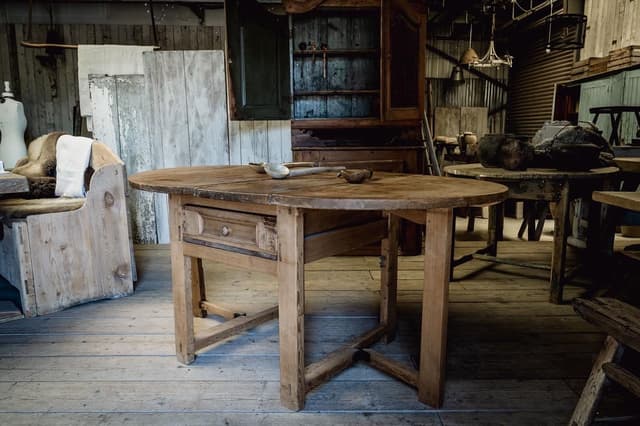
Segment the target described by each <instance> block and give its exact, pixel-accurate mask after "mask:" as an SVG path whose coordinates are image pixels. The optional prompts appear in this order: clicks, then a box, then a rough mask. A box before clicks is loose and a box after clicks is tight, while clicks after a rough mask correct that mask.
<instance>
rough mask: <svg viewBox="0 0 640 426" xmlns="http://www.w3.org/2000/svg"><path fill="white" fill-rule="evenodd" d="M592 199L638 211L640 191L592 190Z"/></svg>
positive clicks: (639, 207)
mask: <svg viewBox="0 0 640 426" xmlns="http://www.w3.org/2000/svg"><path fill="white" fill-rule="evenodd" d="M593 199H594V201H598V202H600V203H605V204H609V205H611V206H616V207H620V208H623V209H628V210H633V211H636V212H640V192H621V191H594V192H593Z"/></svg>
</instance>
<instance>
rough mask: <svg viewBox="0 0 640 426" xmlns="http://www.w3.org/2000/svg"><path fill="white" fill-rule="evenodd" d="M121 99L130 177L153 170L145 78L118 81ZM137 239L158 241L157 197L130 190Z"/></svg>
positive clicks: (120, 115) (120, 122)
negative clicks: (154, 199) (155, 202)
mask: <svg viewBox="0 0 640 426" xmlns="http://www.w3.org/2000/svg"><path fill="white" fill-rule="evenodd" d="M115 81H116V90H117V97H118V109H117V111H118V116H117V117H118V131H119V138H118V139H119V140H120V147H121V158H122V160H123V161H124V163H125V166H126V172H127V173H128V174H133V173H138V172H141V171H145V170H151V169H153V168H154V167H153V163H152V157H151V142H150V139H149V132H148V131H147V126H144V125H140V123H146V122H147V120H148V117H147V115H148V107H147V102H146V99H145V97H144V93H145V87H144V76H142V75H131V76H118V77H116V78H115ZM127 205H128V211H129V218H130V221H131V225H132V226H131V230H132V235H133V239H134V241H135V242H137V243H143V244H150V243H155V242H156V221H155V215H154V214H153V212H154V202H153V194H151V193H149V192H145V191H129V194H128V196H127Z"/></svg>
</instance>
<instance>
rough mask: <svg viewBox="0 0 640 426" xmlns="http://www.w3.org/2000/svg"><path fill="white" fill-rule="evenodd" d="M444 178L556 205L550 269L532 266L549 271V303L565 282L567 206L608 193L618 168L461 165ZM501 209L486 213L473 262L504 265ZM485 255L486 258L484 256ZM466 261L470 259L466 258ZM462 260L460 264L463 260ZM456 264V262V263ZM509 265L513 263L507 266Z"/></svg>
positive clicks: (594, 219) (594, 212) (558, 297)
mask: <svg viewBox="0 0 640 426" xmlns="http://www.w3.org/2000/svg"><path fill="white" fill-rule="evenodd" d="M444 171H445V173H446V174H447V175H448V176H456V177H462V178H473V179H479V180H484V181H490V182H497V183H501V184H503V185H506V186H507V187H508V188H509V196H508V198H510V199H515V200H542V201H550V202H554V203H556V205H555V214H554V236H553V242H554V244H553V256H552V261H551V267H547V266H541V265H524V264H523V265H522V266H535V267H538V268H542V269H550V270H551V275H550V278H549V279H550V294H549V299H550V301H551V302H552V303H561V302H562V289H563V285H564V281H565V259H566V253H567V237H568V234H569V229H570V228H569V203H570V201H571V200H573V199H576V198H586V199H590V198H591V192H592V191H594V190H600V189H612V188H613V185H614V183H615V181H616V178H617V175H618V168H616V167H603V168H599V169H592V170H589V171H575V172H574V171H571V172H570V171H559V170H554V169H527V170H524V171H518V170H505V169H501V168H490V167H484V166H482V165H480V164H462V165H454V166H447V167H445V168H444ZM503 220H504V215H503V208H502V206H501V205H496V206H494V207H492V208H491V209H490V217H489V241H488V246H487V248H486V249H483V250H482V251H481V252H480V253H477V255H474V256H472V257H473V258H477V259H481V260H486V261H498V262H500V261H504V262H508V261H505V260H504V259H499V258H496V255H497V247H498V241H499V240H501V239H502V228H503ZM590 223H592V224H593V223H598V224H599V223H600V216H599V210H598V209H591V210H590ZM589 231H590V235H588V236H587V241H589V240H594V239H596V240H597V239H600V236H598V235H596V232H597V226H591V227H590V228H589ZM487 254H488V256H487ZM467 259H470V258H467ZM467 259H464V260H467ZM458 263H459V262H458ZM511 263H512V264H513V262H511Z"/></svg>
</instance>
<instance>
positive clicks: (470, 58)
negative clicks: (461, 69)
mask: <svg viewBox="0 0 640 426" xmlns="http://www.w3.org/2000/svg"><path fill="white" fill-rule="evenodd" d="M478 60H480V57H479V56H478V53H477V52H476V51H475V50H474V49H473V47H470V48H468V49H467V50H465V51H464V53H463V54H462V57H461V58H460V63H461V64H462V65H468V64H472V63H474V62H478Z"/></svg>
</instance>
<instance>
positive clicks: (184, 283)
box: [169, 194, 196, 364]
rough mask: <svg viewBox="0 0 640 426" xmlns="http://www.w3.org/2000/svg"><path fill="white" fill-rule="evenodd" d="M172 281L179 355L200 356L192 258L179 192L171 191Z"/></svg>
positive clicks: (180, 357) (186, 361)
mask: <svg viewBox="0 0 640 426" xmlns="http://www.w3.org/2000/svg"><path fill="white" fill-rule="evenodd" d="M169 230H170V238H171V283H172V291H173V315H174V321H175V343H176V356H177V357H178V361H180V362H181V363H183V364H191V363H192V362H193V361H194V360H195V358H196V350H195V336H194V330H193V295H192V284H191V279H192V278H193V272H192V267H193V265H192V258H191V257H188V256H185V255H184V252H183V250H182V205H181V198H180V196H179V195H172V194H170V195H169Z"/></svg>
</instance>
